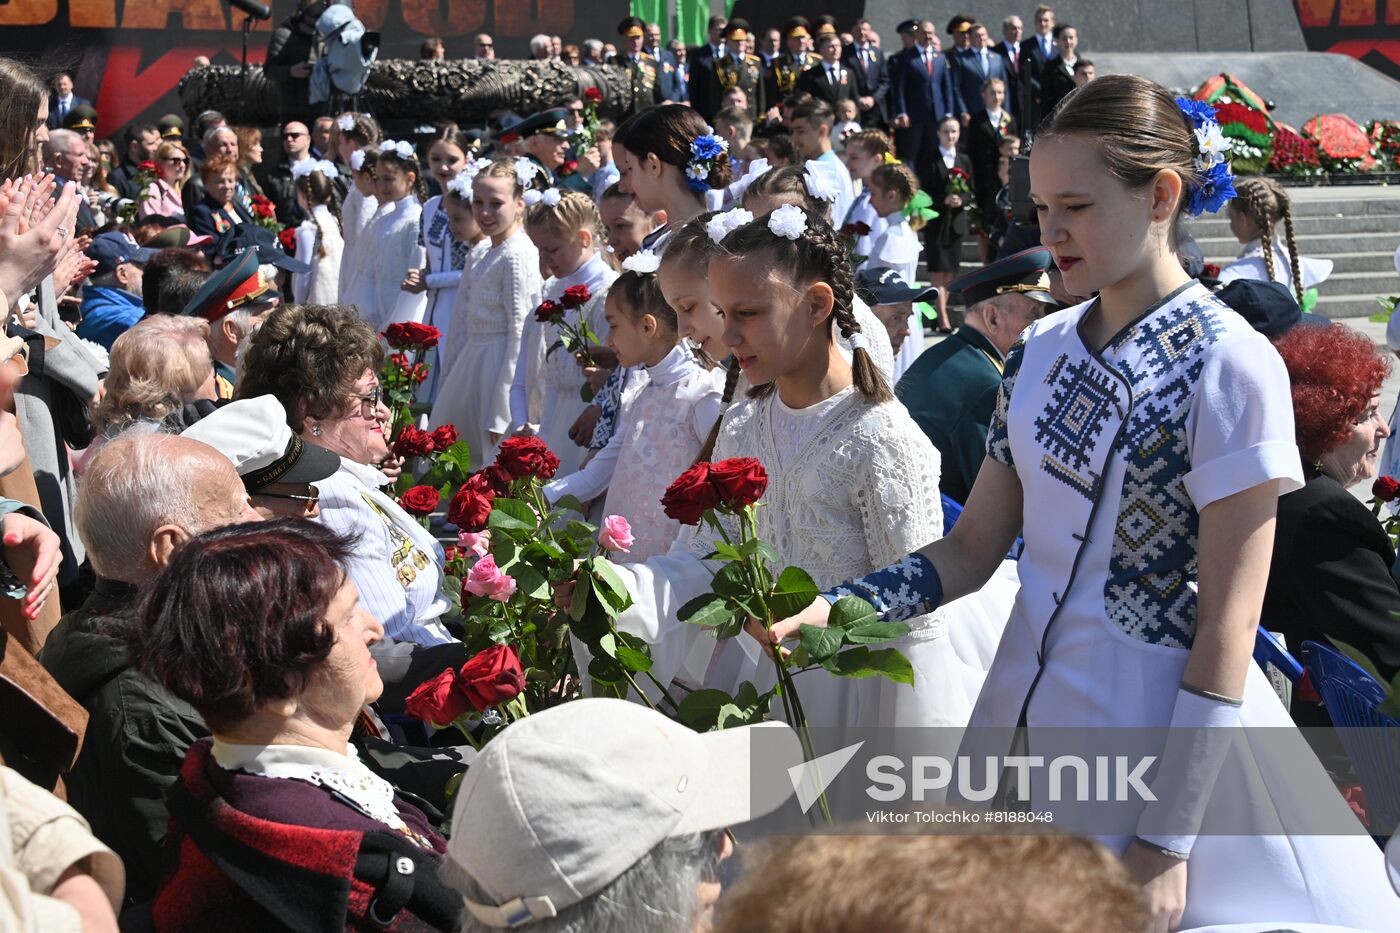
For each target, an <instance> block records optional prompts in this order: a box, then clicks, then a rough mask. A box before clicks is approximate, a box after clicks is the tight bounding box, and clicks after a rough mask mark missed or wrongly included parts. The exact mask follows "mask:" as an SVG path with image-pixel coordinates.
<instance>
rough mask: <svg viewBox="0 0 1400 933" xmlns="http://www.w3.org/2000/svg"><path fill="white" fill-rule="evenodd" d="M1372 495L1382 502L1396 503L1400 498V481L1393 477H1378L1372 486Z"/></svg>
mask: <svg viewBox="0 0 1400 933" xmlns="http://www.w3.org/2000/svg"><path fill="white" fill-rule="evenodd" d="M1371 495H1373V496H1375V497H1376V498H1377V499H1379V500H1381V501H1382V502H1394V501H1395V499H1396V497H1400V480H1397V479H1396V478H1395V477H1393V476H1378V477H1376V481H1375V482H1374V483H1373V484H1372V485H1371Z"/></svg>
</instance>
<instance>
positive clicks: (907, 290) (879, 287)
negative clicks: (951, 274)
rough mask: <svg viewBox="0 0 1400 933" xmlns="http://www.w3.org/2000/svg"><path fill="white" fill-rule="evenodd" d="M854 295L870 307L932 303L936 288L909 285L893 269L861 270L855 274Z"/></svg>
mask: <svg viewBox="0 0 1400 933" xmlns="http://www.w3.org/2000/svg"><path fill="white" fill-rule="evenodd" d="M856 294H857V295H859V296H860V297H861V299H862V300H864V301H865V303H866V304H868V305H871V306H874V305H897V304H903V303H904V302H906V301H933V300H935V299H936V298H937V297H938V286H936V285H925V286H924V287H922V288H920V287H919V286H917V285H910V284H909V283H908V282H906V281H904V276H902V275H900V274H899V273H898V272H897V271H896V270H894V269H862V270H860V271H859V272H857V273H856Z"/></svg>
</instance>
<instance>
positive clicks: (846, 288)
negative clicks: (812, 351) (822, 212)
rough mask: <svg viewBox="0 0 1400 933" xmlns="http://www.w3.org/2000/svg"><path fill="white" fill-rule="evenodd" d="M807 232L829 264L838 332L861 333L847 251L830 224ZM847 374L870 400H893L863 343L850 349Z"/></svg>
mask: <svg viewBox="0 0 1400 933" xmlns="http://www.w3.org/2000/svg"><path fill="white" fill-rule="evenodd" d="M807 236H808V237H810V238H811V239H812V242H813V245H816V246H820V247H821V248H822V249H824V250H825V251H826V255H827V262H828V263H829V264H830V268H831V277H830V278H829V279H828V280H827V284H828V285H830V286H831V291H832V295H833V296H834V298H835V301H834V302H833V304H832V309H831V316H832V320H833V321H834V322H835V324H836V327H837V329H838V330H839V331H840V332H841V336H842V337H845V338H846V339H847V340H850V339H851V338H852V337H854V336H855V335H856V334H859V333H861V328H860V321H858V320H856V313H855V304H854V302H855V276H854V274H853V273H852V271H851V257H850V254H849V253H847V252H846V249H845V247H844V246H842V245H841V244H840V243H838V242H837V240H836V237H835V236H833V235H832V234H831V230H830V228H826V229H822V230H808V231H807ZM866 339H868V340H886V339H888V338H887V337H886V336H885V335H884V334H873V335H866ZM851 374H852V377H853V380H854V382H855V384H856V388H857V389H859V390H860V394H861V395H863V396H865V397H866V398H867V399H869V400H870V401H872V402H891V401H894V394H893V393H892V392H890V385H889V383H888V382H886V381H885V375H884V373H882V372H880V367H878V366H876V365H875V358H874V357H872V356H871V355H870V353H869V352H868V351H867V350H865V348H863V347H860V348H855V349H853V350H852V352H851Z"/></svg>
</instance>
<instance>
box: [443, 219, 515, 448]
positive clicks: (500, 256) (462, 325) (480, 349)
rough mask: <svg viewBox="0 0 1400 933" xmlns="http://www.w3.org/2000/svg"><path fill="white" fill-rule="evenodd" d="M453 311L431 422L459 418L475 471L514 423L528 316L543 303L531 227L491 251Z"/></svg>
mask: <svg viewBox="0 0 1400 933" xmlns="http://www.w3.org/2000/svg"><path fill="white" fill-rule="evenodd" d="M468 278H470V280H471V290H470V292H469V293H468V294H467V296H466V300H465V301H464V302H461V303H460V304H459V305H458V308H457V311H456V313H454V315H453V318H454V319H453V326H452V335H451V336H452V344H453V345H454V346H460V348H461V349H460V351H459V352H456V353H455V355H454V356H453V357H452V358H451V359H450V360H449V361H448V363H447V366H446V367H445V369H444V371H443V373H442V380H441V383H440V385H439V387H438V397H437V401H436V402H435V403H434V404H433V412H432V416H431V418H430V419H429V424H430V425H431V426H432V427H438V426H439V425H443V424H455V425H456V426H457V430H458V431H459V432H460V434H461V436H462V438H463V439H464V440H466V441H467V442H468V443H469V444H471V449H472V469H473V470H476V469H480V468H481V467H482V466H483V465H485V464H486V463H488V462H489V461H490V460H491V459H492V458H493V457H494V456H495V446H496V445H495V444H493V443H492V442H491V438H490V435H491V434H493V433H494V434H504V433H505V431H506V428H508V427H509V426H510V386H511V383H512V382H513V381H514V379H515V364H516V360H517V359H518V358H519V355H520V335H521V331H522V330H523V329H524V326H525V318H526V317H527V316H529V315H530V314H532V313H533V312H534V310H535V308H536V307H538V305H539V303H540V288H541V284H542V283H541V281H540V254H539V252H538V251H537V250H536V249H535V245H534V244H533V243H531V242H530V238H529V237H528V236H526V234H525V231H523V230H520V231H517V232H516V233H515V234H514V235H512V236H511V237H510V238H509V239H507V240H506V241H505V242H503V243H501V244H500V245H499V246H493V247H490V248H489V249H487V251H486V253H485V254H484V255H483V256H482V258H481V260H480V262H479V263H478V264H477V265H476V266H475V268H473V270H472V274H471V276H470V277H467V276H463V282H466V281H467V280H468Z"/></svg>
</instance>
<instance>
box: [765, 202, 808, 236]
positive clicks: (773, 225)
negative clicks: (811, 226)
mask: <svg viewBox="0 0 1400 933" xmlns="http://www.w3.org/2000/svg"><path fill="white" fill-rule="evenodd" d="M768 229H769V230H771V231H772V232H773V233H774V234H775V235H777V236H780V237H786V238H787V239H789V240H797V239H799V238H800V237H801V236H802V234H804V233H806V232H807V214H806V213H805V212H804V211H803V210H802V208H800V207H798V206H797V205H796V204H784V205H783V206H782V207H779V208H778V209H777V210H775V211H773V213H771V214H769V215H768Z"/></svg>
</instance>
